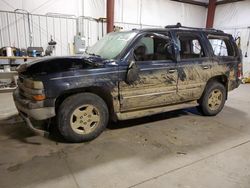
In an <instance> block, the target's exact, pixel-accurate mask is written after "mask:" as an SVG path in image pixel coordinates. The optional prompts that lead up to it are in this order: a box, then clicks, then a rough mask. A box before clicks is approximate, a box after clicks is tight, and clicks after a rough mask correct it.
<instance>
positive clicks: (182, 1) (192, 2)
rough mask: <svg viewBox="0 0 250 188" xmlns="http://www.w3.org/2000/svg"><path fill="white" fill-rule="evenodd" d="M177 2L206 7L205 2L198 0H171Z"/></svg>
mask: <svg viewBox="0 0 250 188" xmlns="http://www.w3.org/2000/svg"><path fill="white" fill-rule="evenodd" d="M171 1H175V2H179V3H187V4H191V5H197V6H202V7H207V6H208V4H207V3H203V2H199V1H192V0H171Z"/></svg>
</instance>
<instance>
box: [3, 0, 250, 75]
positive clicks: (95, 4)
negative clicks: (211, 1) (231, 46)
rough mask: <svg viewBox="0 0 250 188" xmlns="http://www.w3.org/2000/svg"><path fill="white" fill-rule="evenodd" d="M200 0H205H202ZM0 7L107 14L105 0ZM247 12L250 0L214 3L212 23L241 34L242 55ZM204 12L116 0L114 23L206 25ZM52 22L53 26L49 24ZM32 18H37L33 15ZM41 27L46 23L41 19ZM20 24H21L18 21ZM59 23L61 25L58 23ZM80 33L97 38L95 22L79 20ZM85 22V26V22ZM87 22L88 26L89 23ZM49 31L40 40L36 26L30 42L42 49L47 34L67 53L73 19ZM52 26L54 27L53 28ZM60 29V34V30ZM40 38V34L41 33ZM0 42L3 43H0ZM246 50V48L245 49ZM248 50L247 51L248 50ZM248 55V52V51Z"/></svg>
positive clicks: (42, 0) (164, 1)
mask: <svg viewBox="0 0 250 188" xmlns="http://www.w3.org/2000/svg"><path fill="white" fill-rule="evenodd" d="M203 2H206V1H205V0H204V1H203ZM0 5H1V6H0V9H1V10H5V11H14V10H15V9H24V10H27V11H28V12H30V13H32V14H41V15H46V14H47V13H60V14H65V15H71V16H72V15H73V17H75V18H77V17H79V16H89V17H93V18H100V17H106V0H74V2H72V1H68V0H39V1H35V3H34V1H33V0H8V1H7V0H0ZM249 12H250V1H242V2H237V3H230V4H225V5H219V6H217V7H216V13H215V20H214V27H215V28H218V29H222V30H224V31H226V32H229V33H232V34H233V36H235V37H236V36H240V37H241V48H242V51H243V55H245V53H246V50H247V48H246V43H247V38H248V34H249V32H250V31H249V29H247V27H248V26H250V20H249V19H247V18H248V16H249ZM206 16H207V8H205V7H201V6H196V5H190V4H185V3H179V2H173V1H170V0H154V1H152V0H115V25H116V26H120V27H123V29H124V30H126V29H132V28H145V27H163V26H165V25H169V24H176V23H177V22H180V23H182V24H183V25H186V26H192V27H205V23H206ZM52 21H53V22H54V26H53V24H52ZM34 22H35V23H37V22H38V20H36V19H35V18H34ZM40 22H41V26H40V27H41V28H43V26H44V25H45V23H44V21H43V19H41V21H40ZM0 23H1V24H0V29H1V35H3V34H4V33H7V30H6V29H5V30H4V26H5V24H6V23H5V20H0ZM18 24H19V25H23V23H22V22H21V21H20V22H19V23H18ZM60 24H61V25H60ZM66 24H67V25H68V27H69V28H70V30H69V31H68V32H65V30H63V29H59V28H64V27H66ZM82 24H83V26H82V33H83V36H86V35H88V37H86V40H87V45H92V44H93V43H94V42H96V41H97V40H98V38H99V37H97V35H98V34H97V33H96V30H97V29H96V27H97V26H96V25H95V24H93V23H92V25H91V24H89V23H86V22H85V23H82ZM86 24H88V27H87V25H86ZM89 25H90V26H89ZM48 27H49V28H48V31H47V33H46V31H43V33H42V35H43V36H44V37H42V40H41V41H39V37H38V36H37V35H38V34H36V30H38V26H37V25H36V26H35V27H34V28H33V29H34V32H33V35H34V36H33V40H34V42H33V46H40V45H41V46H42V47H43V48H44V49H45V48H46V46H47V43H48V40H50V37H49V36H50V35H52V36H53V39H54V40H56V41H57V42H58V46H57V49H56V53H55V54H56V55H66V54H69V47H68V46H69V43H71V44H72V43H73V36H74V35H75V34H76V32H77V31H76V29H75V28H76V23H74V22H73V21H72V22H71V21H70V22H68V21H67V23H66V21H65V20H63V21H59V20H57V19H53V20H49V23H48ZM52 27H54V28H52ZM10 30H11V31H13V32H14V33H16V31H15V30H16V27H15V24H12V27H10ZM19 33H20V36H19V38H21V40H20V41H19V43H20V44H19V46H18V47H27V46H28V44H27V42H25V41H24V37H22V32H21V31H19ZM59 33H60V34H59ZM59 35H60V37H59ZM10 38H11V41H10V42H7V38H6V37H3V39H2V40H3V44H4V45H5V46H7V45H17V43H18V41H17V38H16V34H12V35H11V37H10ZM40 38H41V37H40ZM3 44H2V45H3ZM248 51H249V49H248ZM248 53H250V52H248ZM249 56H250V54H249ZM249 56H248V57H244V66H243V68H244V73H245V74H246V73H247V72H249V71H250V57H249Z"/></svg>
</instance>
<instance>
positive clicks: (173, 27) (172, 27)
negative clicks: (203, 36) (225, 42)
mask: <svg viewBox="0 0 250 188" xmlns="http://www.w3.org/2000/svg"><path fill="white" fill-rule="evenodd" d="M133 30H137V31H148V32H162V31H170V30H174V31H180V30H181V31H191V32H205V33H213V34H218V35H224V36H225V35H229V34H227V33H224V32H223V31H222V30H217V29H213V28H211V29H210V28H209V29H207V28H196V27H186V26H182V25H181V24H180V23H177V24H176V25H167V26H165V28H145V29H133Z"/></svg>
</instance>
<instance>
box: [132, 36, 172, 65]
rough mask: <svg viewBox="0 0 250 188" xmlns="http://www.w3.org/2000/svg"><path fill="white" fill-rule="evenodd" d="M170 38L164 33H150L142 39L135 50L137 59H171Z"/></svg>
mask: <svg viewBox="0 0 250 188" xmlns="http://www.w3.org/2000/svg"><path fill="white" fill-rule="evenodd" d="M169 42H170V38H169V37H168V36H166V35H163V34H148V35H146V36H144V37H142V38H141V39H140V41H139V42H138V43H137V44H136V47H135V50H134V58H135V60H136V61H158V60H171V56H170V54H168V53H167V50H166V48H167V45H168V44H169Z"/></svg>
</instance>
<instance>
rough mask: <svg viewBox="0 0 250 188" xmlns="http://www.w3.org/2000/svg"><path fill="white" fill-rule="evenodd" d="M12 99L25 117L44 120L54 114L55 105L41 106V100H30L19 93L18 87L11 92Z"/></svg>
mask: <svg viewBox="0 0 250 188" xmlns="http://www.w3.org/2000/svg"><path fill="white" fill-rule="evenodd" d="M13 99H14V102H15V105H16V108H17V110H18V111H19V112H20V113H22V115H24V116H25V117H31V118H33V119H35V120H45V119H49V118H51V117H54V116H55V115H56V113H55V107H43V102H35V103H34V102H32V101H31V100H27V99H25V98H23V97H22V96H21V95H20V94H19V90H18V88H17V89H16V90H15V91H14V92H13Z"/></svg>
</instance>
